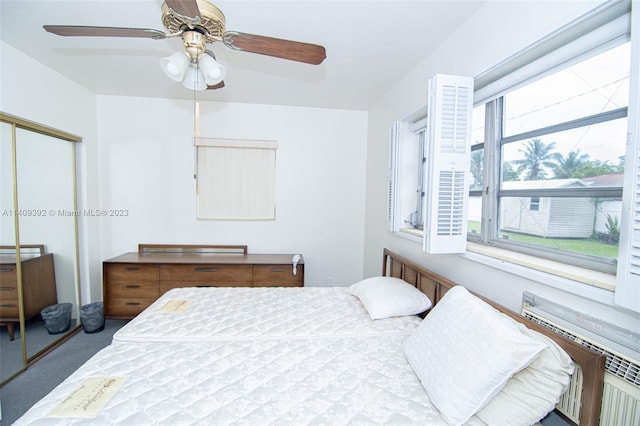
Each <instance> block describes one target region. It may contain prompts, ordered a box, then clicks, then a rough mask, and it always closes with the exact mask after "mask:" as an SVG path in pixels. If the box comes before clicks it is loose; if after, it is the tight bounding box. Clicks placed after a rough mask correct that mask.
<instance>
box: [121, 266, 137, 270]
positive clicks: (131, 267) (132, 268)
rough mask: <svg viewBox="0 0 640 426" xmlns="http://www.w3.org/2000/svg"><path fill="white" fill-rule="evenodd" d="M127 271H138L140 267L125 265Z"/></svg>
mask: <svg viewBox="0 0 640 426" xmlns="http://www.w3.org/2000/svg"><path fill="white" fill-rule="evenodd" d="M124 269H126V270H127V271H139V270H140V268H138V267H137V266H127V267H126V268H124Z"/></svg>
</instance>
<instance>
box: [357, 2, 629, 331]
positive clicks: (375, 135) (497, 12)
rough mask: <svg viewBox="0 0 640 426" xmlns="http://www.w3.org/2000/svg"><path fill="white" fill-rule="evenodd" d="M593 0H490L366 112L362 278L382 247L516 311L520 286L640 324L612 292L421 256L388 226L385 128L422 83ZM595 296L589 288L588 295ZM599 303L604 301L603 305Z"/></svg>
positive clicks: (531, 36)
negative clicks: (577, 289)
mask: <svg viewBox="0 0 640 426" xmlns="http://www.w3.org/2000/svg"><path fill="white" fill-rule="evenodd" d="M597 4H598V2H586V1H585V2H576V1H554V2H547V1H545V2H540V1H529V2H528V1H518V2H505V1H489V2H488V3H487V4H485V5H484V6H483V7H482V8H481V9H480V10H479V11H478V12H477V13H476V14H475V15H474V16H473V17H472V18H470V19H469V20H468V21H467V22H466V23H465V24H464V25H463V26H461V27H460V29H459V30H458V31H457V32H456V33H455V34H454V35H453V36H452V37H450V38H449V39H448V40H447V41H446V42H445V43H443V44H442V45H440V46H439V48H438V49H437V50H436V51H435V52H433V53H432V54H431V55H430V56H429V57H427V58H426V59H425V60H424V61H423V62H422V63H421V65H420V66H419V67H417V68H416V69H414V70H411V71H410V72H408V73H407V75H406V76H404V78H402V79H400V80H399V82H398V84H397V85H396V86H395V87H394V88H393V89H392V90H391V91H389V92H388V93H387V94H386V95H385V96H383V97H382V98H381V99H379V100H378V101H377V103H376V104H375V105H374V107H373V108H372V109H371V110H370V111H369V140H368V151H367V201H366V216H365V222H366V235H365V245H364V247H365V265H364V267H365V269H364V275H365V276H374V275H377V274H379V273H380V269H381V257H382V249H383V248H384V247H388V248H390V249H392V250H394V251H397V252H399V253H400V254H402V255H404V256H405V257H408V258H410V259H413V260H415V261H418V262H420V263H422V264H424V265H425V266H428V267H430V268H431V269H433V270H435V271H436V272H438V273H440V274H442V275H444V276H446V277H449V278H451V279H452V280H454V281H456V282H458V283H460V284H463V285H465V286H467V287H469V288H470V289H472V290H474V291H477V292H478V293H481V294H483V295H485V296H487V297H489V298H491V299H493V300H495V301H497V302H499V303H501V304H503V305H505V306H507V307H509V308H511V309H514V310H519V309H520V306H521V298H522V293H523V291H525V290H527V291H531V292H533V293H536V294H538V295H540V296H543V297H547V298H550V299H552V300H556V301H559V302H560V303H564V304H566V305H567V306H571V307H573V308H574V309H577V310H581V311H583V312H585V313H587V314H590V315H592V316H594V317H598V318H602V319H605V320H608V321H611V322H614V323H617V324H619V325H621V326H624V327H627V328H631V329H635V330H637V329H640V316H639V315H637V314H634V313H631V312H629V311H623V310H621V309H616V308H612V307H611V306H610V302H611V301H612V294H611V292H607V293H608V294H605V296H606V297H602V298H601V300H600V301H594V300H592V299H587V298H583V297H577V296H575V295H573V294H570V293H569V292H564V291H560V290H557V289H554V288H552V287H549V286H547V285H544V284H542V283H541V282H540V281H539V280H534V279H526V278H523V277H521V276H518V275H515V274H511V273H508V272H506V271H504V270H503V269H501V268H503V267H504V266H505V265H504V264H503V263H502V264H501V263H500V262H496V263H495V264H494V265H493V266H487V265H485V264H481V263H478V262H476V261H474V260H472V259H471V257H464V256H457V255H438V256H435V255H431V256H429V255H426V254H424V253H423V252H422V251H421V245H420V244H419V243H416V242H413V241H410V240H407V239H404V238H401V237H399V236H396V235H393V234H392V233H390V232H388V231H387V230H386V223H385V212H386V167H387V156H388V137H387V135H388V129H389V128H390V127H391V124H392V122H393V121H394V120H398V119H401V118H402V117H404V116H406V115H407V114H409V113H411V112H413V111H415V110H417V109H418V108H419V107H421V106H422V105H424V104H425V103H426V94H427V81H428V79H429V78H430V77H431V76H432V75H434V74H436V73H445V74H460V75H473V76H476V75H478V74H480V73H481V72H483V71H485V70H486V69H488V68H490V67H492V66H494V65H495V64H498V63H499V62H501V61H502V60H504V59H506V58H508V57H509V56H511V55H513V54H515V53H517V52H518V51H519V50H521V49H524V48H525V47H527V46H528V45H530V44H532V43H533V42H535V41H536V40H538V39H540V38H541V37H543V36H545V35H546V34H548V33H550V32H552V31H553V30H555V29H557V28H559V27H560V26H561V25H562V24H564V23H567V22H569V21H571V20H572V19H575V18H577V17H578V16H580V15H581V14H583V13H585V12H586V11H588V10H589V9H590V8H592V7H594V6H595V5H597ZM600 295H601V294H600V293H598V292H594V298H597V297H598V296H600ZM601 302H603V303H601Z"/></svg>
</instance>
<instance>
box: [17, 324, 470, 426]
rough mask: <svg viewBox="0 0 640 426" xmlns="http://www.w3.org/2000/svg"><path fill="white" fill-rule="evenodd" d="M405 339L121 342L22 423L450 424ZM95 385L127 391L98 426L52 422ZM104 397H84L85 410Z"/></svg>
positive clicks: (110, 402)
mask: <svg viewBox="0 0 640 426" xmlns="http://www.w3.org/2000/svg"><path fill="white" fill-rule="evenodd" d="M403 339H404V337H402V336H399V335H396V336H378V337H342V338H324V339H282V340H257V341H240V340H234V341H228V342H201V343H195V342H190V343H156V342H142V343H135V344H133V343H118V342H116V343H113V344H111V345H110V346H108V347H106V348H104V349H102V350H101V351H100V352H98V353H97V354H96V355H95V356H94V357H93V358H92V359H90V360H89V361H88V362H87V363H85V364H84V365H83V366H82V367H80V369H78V370H77V371H76V372H75V373H74V374H72V375H71V376H70V377H69V378H67V379H66V380H65V381H64V382H63V383H62V384H60V385H59V386H58V387H57V388H55V389H54V390H53V391H52V392H51V393H50V394H49V395H47V396H46V397H45V398H43V399H42V400H41V401H39V402H38V403H36V404H35V405H34V406H33V407H32V408H31V409H30V410H29V411H28V412H27V413H25V415H24V416H22V417H21V418H20V419H18V421H17V422H16V424H17V425H25V424H38V425H76V424H90V425H108V424H118V425H136V426H142V425H152V424H171V425H173V424H181V425H190V424H201V425H202V424H215V425H226V424H241V425H245V424H246V425H267V424H279V425H294V424H295V425H299V424H331V425H334V424H423V425H434V426H438V425H445V424H446V423H445V422H444V421H443V420H442V418H441V417H440V415H439V413H438V411H437V410H436V409H435V408H434V407H433V406H432V404H431V402H430V400H429V398H428V396H427V394H426V392H425V391H424V389H423V388H422V386H421V384H420V381H419V379H418V378H417V377H416V375H415V374H414V373H413V371H412V369H411V367H410V365H409V364H408V362H407V361H406V360H405V357H404V355H403V352H402V348H401V343H402V340H403ZM90 378H114V379H115V378H118V379H119V380H120V381H121V382H122V385H121V387H120V388H118V389H117V391H115V393H114V394H113V395H111V396H110V397H109V398H103V399H104V401H103V403H104V405H103V406H101V408H100V409H99V410H98V412H97V413H96V414H95V415H93V416H91V417H90V418H81V417H51V413H52V412H53V411H54V410H55V409H56V407H59V406H60V404H61V403H62V402H63V401H64V400H65V399H67V398H68V397H69V396H70V395H71V394H73V393H74V391H76V390H77V389H78V388H79V387H81V386H82V385H83V383H86V381H87V379H90ZM76 396H78V395H76ZM99 396H100V395H98V394H94V395H93V396H90V395H89V396H87V395H85V396H82V395H79V396H78V398H80V400H83V398H84V400H83V402H82V403H78V404H77V406H78V407H80V408H81V409H84V408H85V406H91V405H92V402H95V401H96V400H99V399H100V398H99ZM470 424H471V425H480V424H482V422H480V421H479V420H478V419H477V418H475V417H474V418H472V419H471V421H470Z"/></svg>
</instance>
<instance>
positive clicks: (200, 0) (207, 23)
mask: <svg viewBox="0 0 640 426" xmlns="http://www.w3.org/2000/svg"><path fill="white" fill-rule="evenodd" d="M197 4H198V9H199V11H200V18H199V19H198V18H196V19H195V20H194V19H192V17H188V16H182V15H179V14H177V13H175V12H174V11H173V10H172V9H171V8H170V7H169V6H167V3H162V25H164V27H165V28H166V29H167V31H168V32H169V34H177V33H180V32H182V31H188V30H194V29H195V30H196V31H198V32H200V33H201V34H202V35H203V36H204V38H205V44H206V43H213V42H214V41H220V40H221V39H222V35H223V34H224V32H225V30H226V29H225V23H226V20H225V17H224V14H223V13H222V11H221V10H220V9H218V8H217V7H215V6H214V5H213V4H211V3H209V2H208V1H206V0H197Z"/></svg>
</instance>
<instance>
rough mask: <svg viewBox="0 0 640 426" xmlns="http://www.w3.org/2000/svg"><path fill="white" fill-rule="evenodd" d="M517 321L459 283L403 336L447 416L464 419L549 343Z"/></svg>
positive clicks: (425, 383) (416, 366)
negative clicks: (533, 336)
mask: <svg viewBox="0 0 640 426" xmlns="http://www.w3.org/2000/svg"><path fill="white" fill-rule="evenodd" d="M515 324H516V322H515V321H514V320H512V319H511V318H509V317H507V316H506V315H504V314H502V313H501V312H499V311H498V310H496V309H494V308H493V307H491V306H490V305H489V304H487V303H485V302H484V301H482V300H480V299H479V298H477V297H475V296H473V295H472V294H471V293H469V292H468V291H467V290H466V289H465V288H464V287H461V286H455V287H453V288H451V290H449V291H448V292H447V294H445V296H444V297H443V298H442V300H441V301H440V302H439V303H438V304H437V305H436V306H435V307H434V308H433V309H432V310H431V312H430V313H429V315H427V316H426V317H425V319H424V320H423V321H422V323H421V324H420V325H419V326H418V328H416V329H415V330H414V331H413V332H412V333H411V334H410V335H409V337H408V338H407V339H406V340H405V342H404V344H403V349H404V353H405V356H406V357H407V360H408V361H409V363H410V364H411V366H412V367H413V370H414V371H415V373H416V375H417V376H418V377H419V378H420V381H421V382H422V385H423V386H424V388H425V390H426V391H427V394H428V395H429V398H430V399H431V401H432V402H433V404H434V405H435V406H436V408H438V410H440V414H442V417H443V418H444V419H445V421H447V422H448V423H450V424H455V425H458V424H462V423H465V422H466V421H467V420H469V418H470V417H471V416H472V415H473V414H475V413H476V412H477V411H478V410H479V409H480V408H482V407H483V406H484V405H485V404H486V403H487V402H488V401H490V400H491V399H492V398H493V397H494V396H495V395H496V394H497V393H498V392H499V391H500V389H502V387H503V386H504V385H505V384H506V383H507V381H508V380H509V379H510V378H511V376H513V375H514V374H515V373H517V372H518V371H520V370H522V369H523V368H525V367H526V366H527V365H529V364H530V363H531V362H532V361H533V360H534V359H535V357H536V356H537V355H538V354H539V353H540V352H541V351H542V350H543V349H544V348H545V347H546V345H544V344H542V343H540V342H538V341H536V340H535V339H533V338H531V337H529V336H526V335H525V334H523V333H522V332H521V331H520V330H519V328H518V327H517V326H516V325H515Z"/></svg>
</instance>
